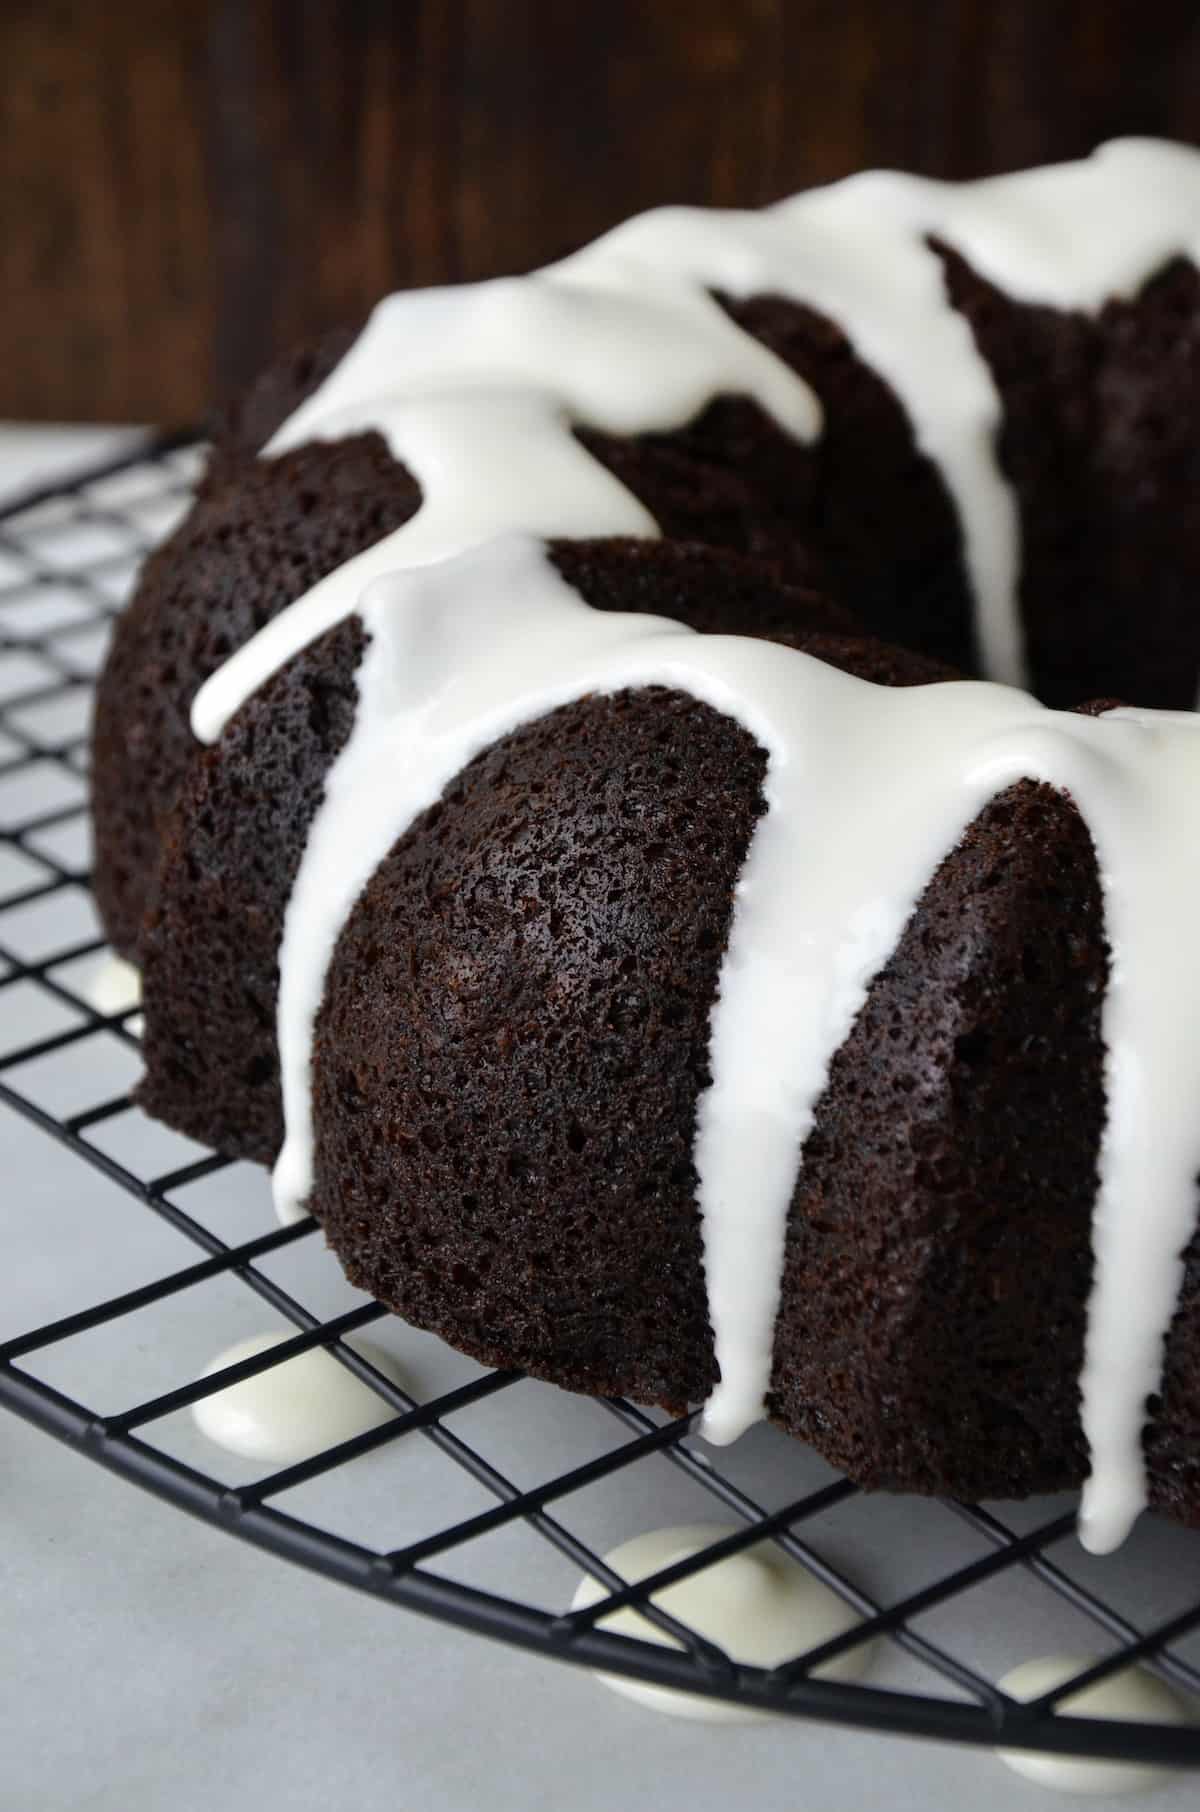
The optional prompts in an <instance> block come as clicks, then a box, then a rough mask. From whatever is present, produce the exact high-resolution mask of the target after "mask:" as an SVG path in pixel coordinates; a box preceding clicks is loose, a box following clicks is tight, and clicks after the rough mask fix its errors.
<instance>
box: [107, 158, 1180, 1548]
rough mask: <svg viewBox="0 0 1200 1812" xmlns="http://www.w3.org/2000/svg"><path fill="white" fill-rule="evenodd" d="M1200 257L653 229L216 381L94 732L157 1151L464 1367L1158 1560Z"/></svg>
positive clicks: (1018, 229)
mask: <svg viewBox="0 0 1200 1812" xmlns="http://www.w3.org/2000/svg"><path fill="white" fill-rule="evenodd" d="M1198 223H1200V155H1197V154H1195V153H1192V152H1189V151H1185V150H1183V149H1181V148H1178V147H1172V146H1167V145H1160V144H1154V143H1149V142H1141V141H1130V142H1125V143H1119V144H1116V145H1112V146H1108V147H1106V148H1104V149H1103V150H1102V151H1101V152H1099V153H1097V154H1096V155H1095V156H1094V157H1093V158H1091V159H1089V160H1086V161H1085V162H1083V163H1080V164H1075V165H1064V166H1060V167H1057V168H1053V169H1047V170H1041V171H1034V172H1031V173H1028V174H1025V175H1021V176H1016V177H1006V178H998V179H992V180H989V181H987V182H984V183H978V184H972V185H964V186H961V187H952V186H947V185H940V184H933V183H929V182H924V181H917V180H914V179H909V178H903V177H899V176H891V175H886V176H866V177H861V178H856V179H854V180H852V181H851V182H848V183H845V184H841V185H838V186H837V187H835V188H832V189H828V190H824V191H817V192H814V193H812V194H809V195H805V196H801V197H799V198H797V199H796V200H794V201H791V202H787V203H784V204H781V205H780V206H779V207H776V208H772V209H768V210H766V211H765V212H763V213H761V214H733V215H728V214H710V213H704V212H700V211H697V210H689V209H669V210H664V211H661V212H658V213H655V214H651V215H647V216H644V217H642V218H640V219H638V220H635V221H631V222H630V223H628V224H627V225H626V226H624V227H622V228H618V229H617V230H616V231H615V232H614V233H612V234H610V235H609V236H608V237H607V238H605V239H603V240H601V241H599V242H598V243H597V244H596V245H594V246H592V247H590V248H588V249H587V250H585V251H584V252H581V253H579V254H577V255H576V256H575V257H573V258H571V259H568V260H567V261H566V262H565V263H563V264H560V265H557V266H554V267H552V268H550V269H549V270H546V271H543V272H540V273H537V274H536V275H534V276H533V277H530V278H525V279H522V280H518V281H504V282H496V283H490V284H482V285H477V286H472V287H469V288H464V289H461V290H431V291H423V292H416V293H413V294H410V295H405V296H397V297H393V298H391V299H390V300H388V301H387V302H385V303H383V304H382V305H381V306H380V308H379V309H377V310H376V312H375V314H374V315H373V316H372V317H371V320H370V321H369V322H368V324H367V325H366V326H365V327H364V328H363V329H362V330H361V331H360V332H359V333H358V335H357V336H343V337H342V338H341V339H340V340H339V341H337V342H330V343H328V344H327V345H326V346H324V347H323V348H321V349H320V350H319V351H318V352H317V353H316V354H314V355H312V356H311V357H309V358H307V359H304V360H300V361H297V362H296V363H294V364H293V365H292V366H291V367H289V368H287V369H285V370H283V371H280V372H277V373H275V374H273V375H272V376H271V377H270V378H269V379H268V380H266V381H265V382H264V383H263V384H261V385H260V386H259V387H258V389H257V390H256V391H255V392H253V393H252V394H251V396H250V397H249V398H248V399H247V400H246V401H245V403H244V404H243V405H242V406H241V407H240V408H239V409H237V410H235V411H234V412H232V413H231V414H230V416H229V417H228V418H227V419H226V421H225V423H224V424H223V427H222V430H221V433H220V434H219V436H218V440H217V445H216V448H215V451H214V455H213V459H212V463H211V465H210V470H209V475H208V478H207V479H206V482H205V485H204V487H203V489H202V492H201V494H200V496H199V498H198V500H197V503H196V506H195V508H194V510H193V512H192V514H191V516H190V518H189V519H188V521H187V522H186V523H185V524H184V525H183V526H182V528H181V529H180V530H179V531H178V533H177V534H176V535H175V537H174V538H173V539H172V541H171V542H170V543H168V544H167V546H166V547H165V548H164V549H163V550H162V551H161V552H160V553H159V554H158V556H157V557H156V558H155V559H154V560H153V561H152V562H151V563H150V565H149V566H148V567H147V569H146V573H145V575H144V578H143V581H142V584H141V586H140V588H139V592H138V595H137V597H136V598H135V600H134V602H133V604H132V605H131V607H130V609H129V611H128V612H127V613H126V615H125V617H124V619H123V620H122V622H121V624H120V625H119V627H118V631H117V635H116V639H115V641H114V644H113V649H112V653H111V656H110V659H109V663H108V666H107V669H106V672H105V675H104V678H103V681H102V684H101V688H100V694H99V699H98V705H97V717H96V729H95V750H94V757H95V759H94V774H95V816H96V831H97V868H96V884H97V892H98V895H99V898H100V900H101V904H102V910H103V911H104V914H105V918H106V923H107V925H108V927H109V930H110V934H111V936H112V938H113V941H114V943H116V944H117V946H118V947H119V948H120V949H122V950H123V951H124V952H125V953H126V954H128V955H130V956H131V957H133V958H134V959H135V960H137V961H138V962H140V964H141V965H142V967H143V970H144V981H145V1005H146V1042H145V1057H146V1078H145V1081H144V1083H143V1086H142V1099H143V1101H144V1102H145V1104H146V1106H147V1107H148V1108H149V1109H150V1111H151V1112H154V1113H156V1114H159V1115H161V1116H162V1117H163V1118H164V1119H167V1120H169V1121H170V1122H172V1123H173V1124H175V1125H177V1126H180V1127H182V1128H183V1129H184V1130H186V1131H189V1132H192V1133H194V1134H195V1135H196V1136H199V1137H201V1138H204V1139H207V1140H210V1141H211V1142H213V1143H216V1144H219V1145H221V1146H223V1147H224V1148H225V1149H227V1150H229V1151H231V1152H237V1153H240V1154H243V1155H246V1156H250V1157H253V1158H255V1159H258V1160H261V1161H263V1162H271V1161H275V1165H276V1170H275V1175H276V1189H277V1197H278V1200H279V1202H280V1205H281V1210H282V1211H283V1212H285V1213H291V1212H298V1211H301V1210H302V1209H303V1208H304V1207H307V1208H309V1209H311V1211H312V1212H314V1213H315V1214H316V1215H317V1216H318V1217H319V1219H320V1220H321V1222H322V1224H323V1226H324V1229H325V1231H326V1234H327V1236H328V1238H329V1241H330V1243H331V1245H332V1246H333V1248H334V1250H335V1251H336V1252H337V1253H338V1255H339V1257H340V1258H341V1259H342V1261H343V1263H344V1264H345V1266H346V1269H347V1271H348V1273H349V1275H350V1276H351V1277H352V1278H353V1280H354V1281H355V1282H357V1283H359V1284H361V1285H363V1286H364V1287H365V1288H367V1289H370V1290H372V1291H374V1292H375V1293H376V1294H378V1295H379V1296H380V1297H381V1299H382V1300H384V1301H385V1302H387V1303H389V1304H391V1305H392V1306H393V1307H394V1308H396V1309H397V1310H398V1311H399V1312H400V1313H402V1314H404V1315H405V1316H407V1317H408V1318H409V1319H411V1320H413V1321H414V1322H417V1323H419V1324H420V1325H422V1326H427V1327H431V1328H434V1329H436V1330H437V1331H439V1332H440V1333H442V1334H443V1335H445V1337H446V1338H447V1339H449V1340H451V1341H452V1342H454V1343H455V1344H456V1345H459V1346H461V1347H463V1348H464V1349H466V1350H468V1351H470V1352H473V1353H476V1354H478V1355H479V1356H480V1357H481V1358H483V1359H485V1360H487V1361H489V1362H493V1363H501V1364H506V1365H518V1366H523V1367H526V1368H528V1369H529V1370H531V1371H533V1372H535V1373H537V1374H538V1375H540V1376H543V1377H548V1378H551V1379H555V1380H557V1381H559V1382H561V1383H564V1384H567V1385H571V1386H573V1387H577V1388H581V1389H585V1390H591V1391H617V1392H623V1393H626V1394H628V1395H631V1396H633V1397H635V1398H639V1399H641V1400H645V1401H653V1402H659V1403H662V1404H665V1405H669V1406H681V1405H684V1404H686V1403H690V1402H700V1401H702V1400H704V1399H706V1398H707V1407H706V1411H705V1421H704V1427H705V1429H706V1431H707V1432H708V1433H709V1434H710V1435H711V1436H712V1437H713V1438H714V1439H730V1438H732V1437H733V1436H734V1435H735V1434H736V1433H737V1432H739V1430H740V1429H741V1428H743V1427H744V1426H745V1425H746V1424H747V1423H748V1422H749V1421H751V1420H753V1419H754V1418H755V1417H757V1416H758V1415H761V1414H762V1413H764V1412H765V1413H769V1414H770V1415H771V1416H772V1417H773V1418H774V1419H775V1420H777V1421H778V1422H779V1423H780V1424H781V1425H782V1426H784V1427H785V1428H787V1429H789V1430H791V1431H792V1432H794V1433H796V1434H798V1435H800V1436H802V1437H804V1438H805V1439H807V1440H809V1441H810V1442H812V1443H813V1444H814V1445H815V1446H816V1447H817V1448H818V1449H819V1450H820V1451H821V1452H823V1453H824V1454H826V1455H827V1457H828V1458H830V1459H831V1460H832V1461H834V1462H835V1463H836V1464H838V1465H840V1466H842V1467H844V1468H845V1469H846V1470H847V1471H848V1472H849V1473H850V1474H851V1475H852V1476H853V1477H855V1478H857V1479H859V1480H860V1481H861V1482H863V1483H865V1484H868V1485H877V1486H889V1487H894V1488H899V1489H912V1490H922V1491H939V1490H953V1491H958V1492H968V1493H986V1494H992V1495H1003V1494H1019V1493H1024V1492H1029V1491H1034V1490H1041V1489H1050V1488H1055V1487H1060V1486H1064V1485H1069V1484H1072V1483H1076V1482H1079V1481H1086V1487H1085V1498H1084V1515H1083V1530H1084V1534H1085V1539H1087V1540H1088V1541H1089V1543H1090V1544H1091V1545H1092V1546H1094V1547H1096V1548H1098V1549H1103V1548H1106V1547H1109V1546H1112V1545H1114V1544H1115V1542H1116V1541H1118V1540H1119V1539H1120V1537H1121V1535H1122V1534H1123V1533H1124V1531H1125V1529H1126V1528H1127V1527H1128V1525H1129V1523H1130V1521H1131V1520H1132V1518H1133V1517H1134V1516H1135V1515H1136V1514H1137V1512H1138V1510H1139V1509H1140V1508H1141V1507H1142V1506H1143V1505H1144V1504H1146V1503H1147V1502H1149V1503H1151V1504H1154V1505H1156V1506H1158V1507H1161V1508H1163V1509H1166V1510H1168V1511H1170V1512H1171V1513H1173V1514H1175V1515H1177V1516H1179V1517H1181V1518H1183V1519H1184V1520H1187V1521H1190V1522H1194V1523H1200V1239H1198V1238H1197V1236H1196V1231H1195V1228H1196V1176H1197V1172H1198V1170H1200V1131H1197V1130H1196V1129H1195V1112H1194V1103H1195V1102H1196V1100H1197V1099H1200V1038H1197V1037H1196V1035H1195V1024H1196V1019H1197V1008H1198V1007H1200V954H1193V948H1194V946H1195V939H1194V938H1193V937H1190V936H1189V935H1188V933H1189V931H1190V919H1191V916H1192V906H1191V902H1192V900H1193V899H1194V897H1195V886H1196V881H1197V878H1198V877H1197V872H1196V871H1197V868H1198V867H1200V855H1196V856H1194V855H1193V853H1192V851H1193V847H1194V844H1195V839H1194V838H1193V836H1192V835H1191V831H1192V828H1193V825H1194V814H1195V810H1196V802H1197V801H1200V719H1196V718H1193V717H1191V716H1190V715H1189V714H1187V713H1186V712H1185V711H1183V710H1182V709H1179V707H1184V706H1188V705H1190V704H1191V702H1192V698H1193V696H1194V693H1195V690H1196V680H1197V673H1198V671H1200V612H1197V611H1196V609H1195V608H1194V607H1193V603H1192V600H1193V598H1194V597H1195V596H1196V595H1200V585H1198V583H1197V582H1198V581H1200V524H1198V522H1197V518H1196V515H1195V512H1194V510H1193V508H1192V494H1193V489H1194V483H1195V479H1196V477H1197V471H1196V467H1197V464H1198V463H1200V447H1197V445H1196V444H1195V440H1196V437H1195V434H1194V429H1193V428H1192V427H1191V426H1190V425H1189V424H1190V423H1192V422H1194V420H1195V419H1196V404H1197V403H1198V402H1200V358H1198V357H1197V356H1196V349H1197V347H1198V346H1200V274H1198V270H1197V263H1198V261H1200V260H1198V257H1197V250H1198V248H1197V243H1196V242H1197V240H1198V239H1200V225H1198ZM826 593H827V594H829V595H830V596H832V597H833V598H834V599H835V600H836V602H834V603H830V602H828V601H827V599H826V596H825V594H826ZM965 673H973V674H980V673H982V674H983V675H985V676H987V677H986V678H984V679H983V680H979V679H966V678H963V677H961V675H963V674H965ZM995 681H1003V682H1006V683H1005V684H996V683H994V682H995ZM1021 684H1028V685H1030V686H1031V687H1032V689H1033V691H1034V692H1036V694H1037V695H1038V697H1037V698H1034V697H1032V696H1030V695H1029V693H1027V692H1025V691H1023V690H1020V689H1019V686H1020V685H1021ZM1089 698H1090V699H1092V700H1093V701H1096V700H1098V701H1099V702H1094V703H1093V704H1091V705H1090V706H1088V707H1087V708H1086V709H1084V710H1074V711H1069V710H1062V709H1052V708H1051V707H1060V706H1063V705H1064V704H1068V703H1070V702H1072V701H1078V700H1081V699H1089ZM1117 699H1133V700H1136V701H1137V705H1138V707H1139V708H1137V709H1133V708H1129V707H1125V706H1120V705H1116V704H1115V703H1114V701H1115V700H1117ZM1148 706H1149V707H1157V709H1146V708H1144V707H1148Z"/></svg>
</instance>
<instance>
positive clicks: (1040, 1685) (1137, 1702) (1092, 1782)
mask: <svg viewBox="0 0 1200 1812" xmlns="http://www.w3.org/2000/svg"><path fill="white" fill-rule="evenodd" d="M1090 1665H1091V1662H1090V1661H1088V1660H1081V1659H1080V1658H1079V1657H1078V1656H1070V1655H1043V1656H1040V1657H1039V1658H1038V1659H1037V1660H1033V1661H1022V1662H1021V1664H1020V1666H1019V1667H1014V1668H1013V1669H1012V1671H1011V1673H1007V1674H1005V1676H1004V1678H1003V1679H1002V1680H1001V1681H999V1682H998V1684H999V1686H1000V1690H1001V1691H1002V1692H1006V1693H1009V1694H1010V1695H1011V1696H1012V1697H1013V1698H1014V1699H1021V1700H1026V1699H1038V1698H1040V1697H1041V1695H1042V1694H1043V1693H1046V1692H1053V1691H1054V1689H1055V1687H1056V1686H1061V1685H1062V1684H1063V1682H1064V1680H1069V1679H1070V1678H1071V1677H1072V1675H1073V1674H1078V1673H1081V1672H1082V1671H1083V1669H1084V1668H1085V1667H1089V1666H1090ZM1059 1709H1060V1710H1061V1711H1062V1712H1064V1713H1067V1714H1069V1715H1070V1716H1072V1717H1078V1718H1117V1719H1124V1720H1128V1721H1129V1722H1130V1723H1136V1724H1189V1723H1191V1722H1192V1714H1191V1712H1190V1711H1189V1709H1188V1707H1187V1706H1186V1705H1185V1704H1184V1702H1183V1700H1182V1699H1180V1698H1179V1697H1178V1696H1177V1695H1176V1694H1175V1693H1173V1692H1172V1691H1171V1689H1170V1687H1169V1686H1165V1685H1164V1684H1163V1682H1162V1681H1161V1680H1159V1679H1157V1678H1156V1677H1155V1676H1154V1675H1153V1674H1150V1673H1147V1672H1146V1670H1145V1668H1142V1667H1131V1668H1128V1669H1127V1670H1126V1671H1125V1672H1124V1673H1120V1674H1111V1675H1110V1676H1109V1677H1108V1678H1107V1679H1105V1680H1100V1681H1098V1682H1097V1683H1096V1684H1095V1685H1094V1686H1088V1687H1085V1688H1084V1690H1083V1691H1082V1692H1081V1693H1077V1694H1075V1695H1074V1696H1073V1697H1072V1698H1069V1699H1064V1700H1062V1702H1061V1704H1060V1706H1059ZM996 1754H997V1755H998V1756H999V1758H1000V1760H1001V1761H1002V1762H1004V1763H1005V1765H1006V1766H1007V1767H1009V1768H1011V1769H1012V1770H1013V1772H1014V1773H1015V1774H1022V1775H1024V1776H1025V1778H1026V1780H1031V1781H1036V1782H1037V1783H1038V1785H1039V1786H1040V1787H1053V1788H1054V1789H1055V1790H1056V1791H1057V1792H1059V1793H1098V1794H1109V1793H1143V1792H1145V1791H1147V1789H1149V1788H1151V1787H1156V1786H1158V1785H1159V1784H1160V1783H1161V1782H1163V1781H1168V1780H1170V1779H1171V1778H1172V1774H1173V1771H1172V1770H1171V1769H1169V1768H1163V1767H1160V1766H1158V1765H1157V1764H1156V1763H1153V1762H1104V1761H1094V1760H1089V1759H1088V1758H1087V1757H1086V1756H1077V1755H1038V1754H1037V1753H1036V1752H1035V1751H1033V1750H1028V1749H998V1750H997V1751H996Z"/></svg>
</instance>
